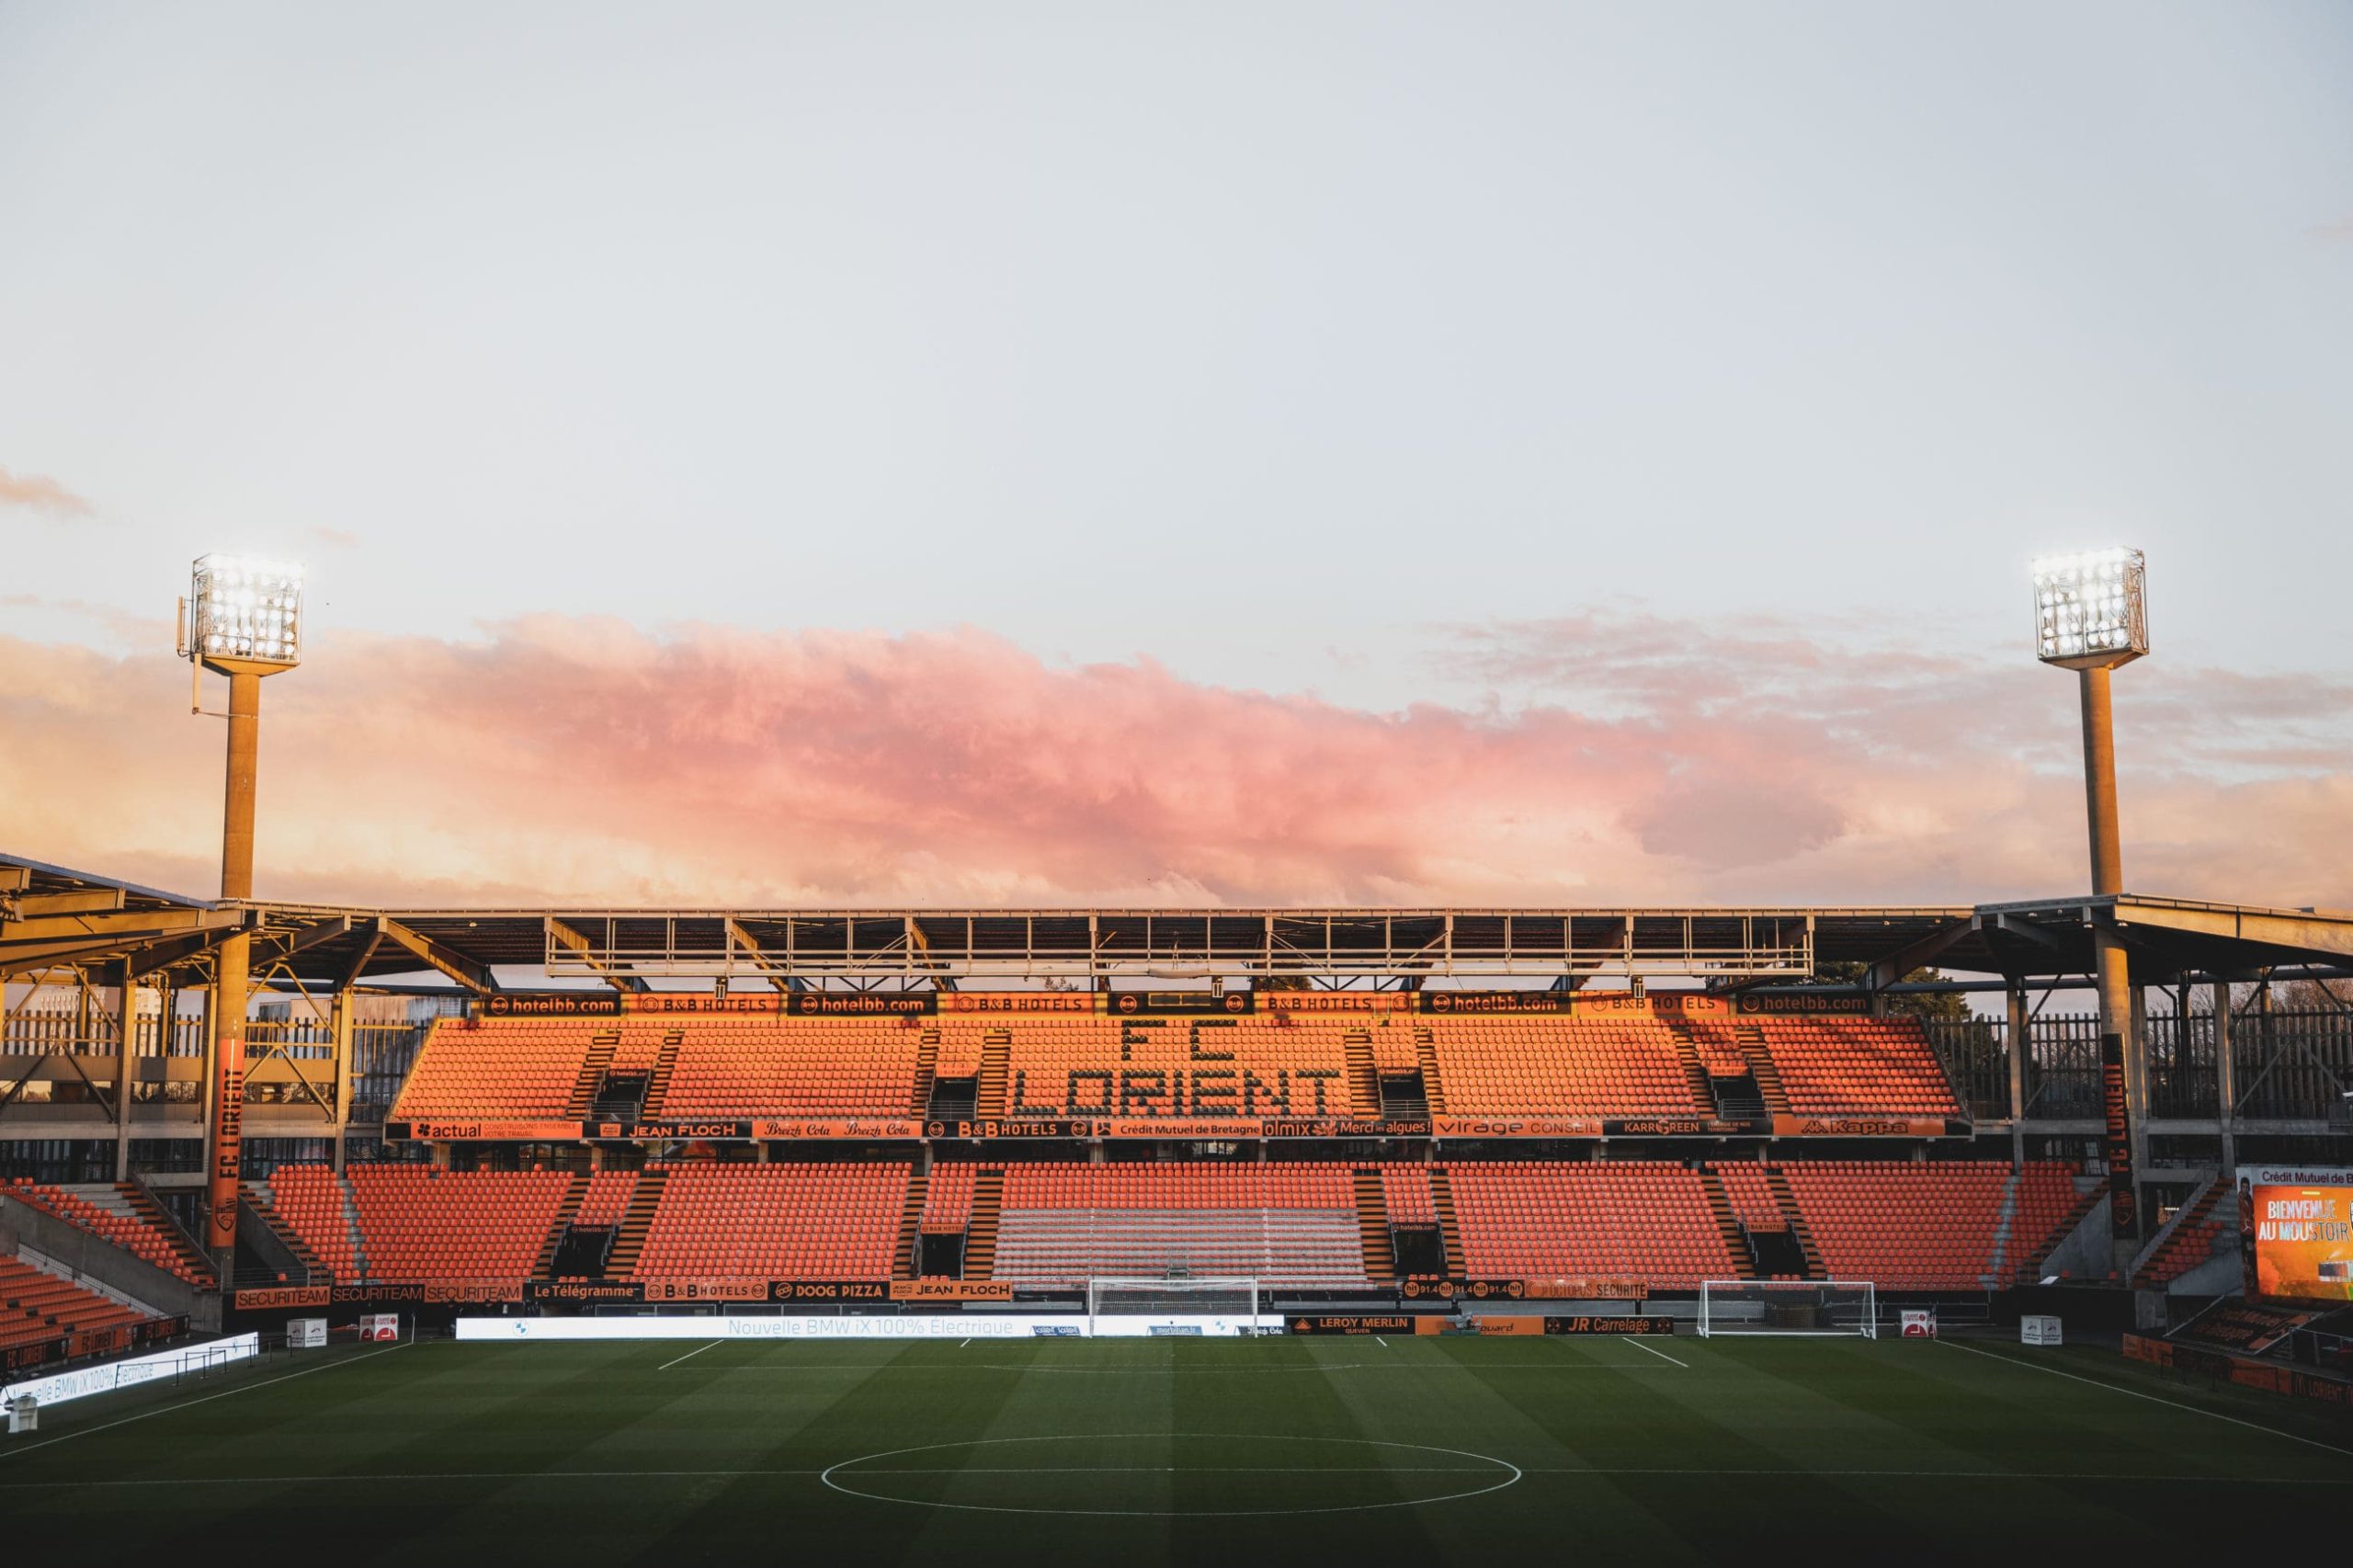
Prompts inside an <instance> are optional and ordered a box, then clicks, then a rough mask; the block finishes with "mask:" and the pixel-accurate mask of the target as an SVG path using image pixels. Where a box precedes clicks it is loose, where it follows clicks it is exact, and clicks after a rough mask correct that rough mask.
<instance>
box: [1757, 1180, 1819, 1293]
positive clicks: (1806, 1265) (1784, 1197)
mask: <svg viewBox="0 0 2353 1568" xmlns="http://www.w3.org/2000/svg"><path fill="white" fill-rule="evenodd" d="M1765 1185H1766V1186H1767V1187H1770V1188H1771V1189H1772V1192H1773V1201H1774V1202H1775V1203H1777V1204H1779V1205H1780V1209H1781V1216H1782V1218H1783V1219H1784V1220H1786V1221H1788V1222H1789V1237H1790V1241H1791V1242H1793V1243H1795V1244H1796V1246H1797V1260H1798V1262H1799V1263H1801V1264H1802V1265H1803V1268H1802V1271H1801V1272H1800V1273H1799V1274H1798V1278H1801V1279H1827V1278H1830V1273H1829V1270H1827V1269H1825V1268H1824V1267H1823V1266H1822V1249H1821V1248H1820V1247H1818V1246H1816V1245H1815V1244H1814V1241H1813V1227H1811V1226H1809V1225H1808V1224H1807V1223H1806V1222H1805V1213H1804V1211H1803V1210H1801V1209H1799V1208H1798V1195H1797V1194H1796V1193H1795V1192H1792V1191H1791V1190H1790V1178H1789V1177H1787V1176H1783V1175H1782V1174H1781V1167H1780V1166H1779V1165H1767V1166H1766V1167H1765Z"/></svg>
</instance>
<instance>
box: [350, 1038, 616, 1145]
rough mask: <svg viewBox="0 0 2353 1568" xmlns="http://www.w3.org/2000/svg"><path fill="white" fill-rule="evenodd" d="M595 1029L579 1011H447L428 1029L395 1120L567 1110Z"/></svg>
mask: <svg viewBox="0 0 2353 1568" xmlns="http://www.w3.org/2000/svg"><path fill="white" fill-rule="evenodd" d="M596 1034H597V1026H596V1024H595V1023H594V1022H590V1021H584V1020H582V1019H579V1018H476V1019H464V1018H444V1019H441V1020H440V1021H439V1022H438V1023H436V1024H435V1025H434V1026H433V1028H432V1032H430V1033H429V1034H427V1035H426V1040H425V1046H424V1049H423V1050H421V1051H418V1052H417V1056H416V1064H415V1066H414V1067H412V1068H410V1069H409V1074H408V1082H407V1083H406V1084H404V1085H402V1087H401V1093H400V1098H399V1100H398V1102H397V1103H395V1104H394V1105H393V1107H392V1119H393V1120H395V1121H436V1120H449V1119H457V1118H467V1119H472V1118H478V1117H492V1118H505V1119H510V1120H541V1119H554V1118H561V1117H562V1116H563V1112H564V1107H565V1105H566V1103H567V1102H568V1101H570V1099H571V1098H572V1087H573V1085H574V1083H575V1082H577V1081H578V1079H579V1077H580V1068H581V1064H582V1063H583V1062H586V1061H587V1060H588V1047H589V1042H590V1040H591V1039H592V1038H593V1037H594V1036H595V1035H596Z"/></svg>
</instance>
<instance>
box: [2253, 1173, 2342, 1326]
mask: <svg viewBox="0 0 2353 1568" xmlns="http://www.w3.org/2000/svg"><path fill="white" fill-rule="evenodd" d="M2238 1198H2239V1202H2240V1208H2241V1214H2242V1219H2241V1224H2242V1226H2243V1227H2245V1229H2244V1230H2243V1233H2242V1234H2243V1236H2245V1237H2251V1238H2252V1239H2253V1250H2254V1255H2255V1288H2256V1294H2257V1295H2258V1296H2263V1297H2268V1298H2271V1299H2275V1300H2280V1301H2353V1169H2347V1168H2344V1167H2341V1166H2334V1165H2322V1166H2313V1165H2301V1166H2299V1165H2254V1166H2248V1165H2242V1166H2240V1167H2239V1173H2238Z"/></svg>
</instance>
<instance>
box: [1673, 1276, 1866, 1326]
mask: <svg viewBox="0 0 2353 1568" xmlns="http://www.w3.org/2000/svg"><path fill="white" fill-rule="evenodd" d="M1734 1306H1737V1307H1739V1308H1741V1309H1744V1310H1740V1311H1726V1310H1725V1309H1726V1308H1730V1307H1734ZM1808 1308H1810V1309H1812V1310H1813V1312H1814V1313H1815V1314H1816V1321H1815V1322H1813V1323H1811V1324H1809V1323H1806V1322H1804V1321H1803V1315H1804V1314H1803V1312H1802V1309H1808ZM1717 1335H1779V1336H1781V1337H1796V1336H1813V1337H1820V1336H1823V1335H1861V1336H1862V1337H1863V1338H1865V1339H1877V1338H1878V1337H1879V1290H1878V1289H1877V1287H1876V1286H1874V1285H1873V1284H1872V1282H1871V1281H1870V1280H1868V1279H1702V1280H1701V1281H1699V1337H1700V1338H1702V1339H1709V1338H1713V1337H1715V1336H1717Z"/></svg>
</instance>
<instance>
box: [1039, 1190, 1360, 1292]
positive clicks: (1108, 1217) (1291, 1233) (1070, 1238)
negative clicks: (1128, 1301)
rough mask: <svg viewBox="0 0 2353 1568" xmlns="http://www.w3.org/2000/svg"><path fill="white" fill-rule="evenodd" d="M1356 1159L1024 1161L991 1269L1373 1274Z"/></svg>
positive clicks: (1316, 1278) (1347, 1278) (1342, 1278)
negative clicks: (1348, 1161) (1341, 1161)
mask: <svg viewBox="0 0 2353 1568" xmlns="http://www.w3.org/2000/svg"><path fill="white" fill-rule="evenodd" d="M1353 1172H1354V1168H1353V1167H1352V1166H1347V1165H1174V1164H1171V1165H1017V1166H1013V1167H1011V1168H1009V1169H1007V1170H1006V1177H1005V1197H1004V1206H1003V1210H1002V1215H1003V1218H1002V1223H1001V1226H1000V1228H999V1230H998V1233H997V1243H996V1262H995V1278H999V1279H1011V1280H1013V1281H1015V1282H1016V1283H1020V1284H1030V1285H1040V1286H1061V1287H1070V1286H1076V1285H1082V1284H1084V1283H1085V1282H1086V1280H1087V1279H1088V1278H1097V1277H1101V1276H1108V1275H1138V1276H1151V1275H1161V1274H1168V1273H1172V1272H1177V1273H1184V1274H1188V1275H1191V1276H1194V1277H1196V1278H1207V1277H1213V1276H1226V1277H1239V1276H1248V1277H1251V1278H1256V1279H1258V1280H1260V1281H1261V1282H1262V1283H1265V1284H1268V1285H1293V1286H1312V1285H1352V1284H1353V1285H1361V1284H1363V1283H1365V1282H1366V1280H1367V1278H1368V1277H1367V1274H1366V1272H1365V1262H1364V1242H1363V1235H1362V1233H1361V1231H1360V1229H1359V1227H1358V1217H1357V1211H1356V1189H1355V1186H1354V1174H1353Z"/></svg>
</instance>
